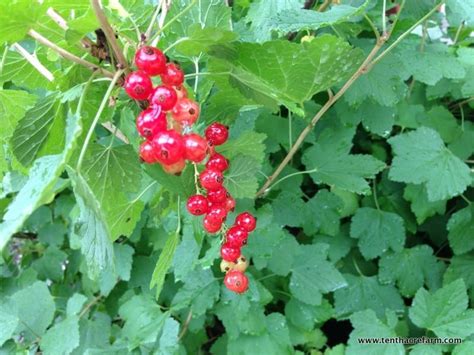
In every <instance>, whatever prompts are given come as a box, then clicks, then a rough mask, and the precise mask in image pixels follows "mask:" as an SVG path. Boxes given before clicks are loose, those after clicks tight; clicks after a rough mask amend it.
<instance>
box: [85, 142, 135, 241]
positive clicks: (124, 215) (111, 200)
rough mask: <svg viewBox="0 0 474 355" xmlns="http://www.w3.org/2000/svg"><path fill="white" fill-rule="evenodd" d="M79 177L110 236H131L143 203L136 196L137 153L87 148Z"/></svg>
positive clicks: (120, 148) (128, 148)
mask: <svg viewBox="0 0 474 355" xmlns="http://www.w3.org/2000/svg"><path fill="white" fill-rule="evenodd" d="M83 166H84V169H83V171H84V172H83V176H84V179H85V180H86V181H87V183H88V184H89V186H90V189H91V192H92V193H93V194H94V195H95V198H96V199H97V201H98V203H99V206H100V208H101V210H102V211H103V215H104V219H105V222H106V224H107V225H108V228H109V230H110V237H111V238H112V240H116V239H117V238H118V237H120V236H121V235H124V236H129V235H130V234H132V232H133V230H134V228H135V225H136V223H137V222H138V220H139V219H140V216H141V211H142V210H143V207H144V204H143V202H142V201H140V199H139V198H134V199H131V198H130V196H134V195H138V196H139V189H140V186H141V176H142V174H141V169H140V164H139V161H138V158H137V153H136V152H135V151H134V149H133V148H132V147H131V146H130V145H122V146H117V147H112V146H111V145H108V146H100V145H98V144H95V145H91V146H90V147H89V148H88V151H87V154H86V157H85V159H84V162H83Z"/></svg>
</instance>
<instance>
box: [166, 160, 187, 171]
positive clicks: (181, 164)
mask: <svg viewBox="0 0 474 355" xmlns="http://www.w3.org/2000/svg"><path fill="white" fill-rule="evenodd" d="M161 166H162V167H163V170H164V171H165V172H166V173H168V174H171V175H179V174H181V172H182V171H183V170H184V168H185V167H186V161H185V160H184V159H181V160H178V161H177V162H176V163H173V164H162V165H161Z"/></svg>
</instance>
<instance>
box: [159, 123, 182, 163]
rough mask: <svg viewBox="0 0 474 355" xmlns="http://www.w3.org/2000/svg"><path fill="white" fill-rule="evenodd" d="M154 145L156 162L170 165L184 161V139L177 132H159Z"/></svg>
mask: <svg viewBox="0 0 474 355" xmlns="http://www.w3.org/2000/svg"><path fill="white" fill-rule="evenodd" d="M152 143H153V149H154V150H155V157H156V160H158V161H159V162H160V163H162V164H165V165H170V164H174V163H177V162H179V161H180V160H182V159H184V143H183V138H182V137H181V135H180V134H179V133H177V132H176V131H173V130H168V131H162V132H158V133H157V134H156V136H155V137H154V138H153V141H152Z"/></svg>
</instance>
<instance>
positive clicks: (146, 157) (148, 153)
mask: <svg viewBox="0 0 474 355" xmlns="http://www.w3.org/2000/svg"><path fill="white" fill-rule="evenodd" d="M140 159H141V160H143V161H144V162H145V163H147V164H153V163H156V158H155V151H154V149H153V145H152V144H151V142H149V141H145V142H143V143H142V144H141V145H140Z"/></svg>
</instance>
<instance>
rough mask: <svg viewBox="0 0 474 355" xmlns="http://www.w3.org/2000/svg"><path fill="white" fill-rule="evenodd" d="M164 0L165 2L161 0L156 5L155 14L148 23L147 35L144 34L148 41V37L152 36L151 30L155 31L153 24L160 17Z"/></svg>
mask: <svg viewBox="0 0 474 355" xmlns="http://www.w3.org/2000/svg"><path fill="white" fill-rule="evenodd" d="M164 2H165V0H160V1H159V3H158V5H156V9H155V12H154V13H153V16H152V17H151V21H150V24H149V25H148V28H147V30H146V32H145V36H144V40H145V41H147V40H148V38H150V36H151V32H152V31H153V25H154V24H155V22H156V19H157V18H158V14H159V13H160V10H161V8H162V6H163V3H164Z"/></svg>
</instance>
